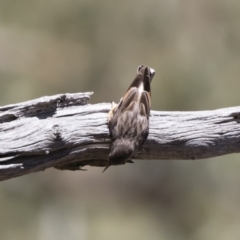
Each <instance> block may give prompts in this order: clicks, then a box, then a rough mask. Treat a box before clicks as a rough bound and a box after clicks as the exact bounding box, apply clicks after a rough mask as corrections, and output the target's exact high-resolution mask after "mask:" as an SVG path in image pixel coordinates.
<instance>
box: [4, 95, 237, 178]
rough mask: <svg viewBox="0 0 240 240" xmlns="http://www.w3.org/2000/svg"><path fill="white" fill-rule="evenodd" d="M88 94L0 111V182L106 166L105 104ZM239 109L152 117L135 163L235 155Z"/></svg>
mask: <svg viewBox="0 0 240 240" xmlns="http://www.w3.org/2000/svg"><path fill="white" fill-rule="evenodd" d="M91 94H92V93H76V94H59V95H55V96H51V97H42V98H39V99H35V100H32V101H28V102H23V103H19V104H13V105H8V106H4V107H0V180H6V179H10V178H13V177H17V176H20V175H24V174H28V173H31V172H36V171H42V170H44V169H46V168H50V167H55V168H58V169H69V170H78V169H81V166H84V165H91V166H105V165H106V163H107V159H108V152H109V150H108V149H109V144H110V139H109V135H108V128H107V124H106V123H107V113H108V112H109V110H110V107H111V105H110V103H101V104H94V105H90V104H88V100H89V98H90V95H91ZM239 122H240V107H231V108H226V109H219V110H214V111H198V112H157V111H152V112H151V118H150V134H149V137H148V140H147V141H146V143H145V144H144V145H143V147H142V149H140V150H139V152H138V153H137V154H136V155H135V157H134V159H145V160H149V159H159V160H160V159H202V158H209V157H214V156H219V155H224V154H228V153H237V152H239V151H240V125H239Z"/></svg>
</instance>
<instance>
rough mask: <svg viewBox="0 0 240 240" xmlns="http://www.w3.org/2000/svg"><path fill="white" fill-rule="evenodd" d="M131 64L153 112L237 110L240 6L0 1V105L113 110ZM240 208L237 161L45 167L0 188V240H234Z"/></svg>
mask: <svg viewBox="0 0 240 240" xmlns="http://www.w3.org/2000/svg"><path fill="white" fill-rule="evenodd" d="M140 64H146V65H148V66H150V67H152V68H154V69H155V70H156V75H155V78H154V81H153V83H152V96H153V106H152V109H154V110H167V111H174V110H179V111H183V110H184V111H190V110H210V109H216V108H222V107H229V106H238V105H239V103H240V94H239V89H240V2H239V0H228V1H223V0H212V1H207V0H202V1H196V0H195V1H190V0H185V1H177V0H168V1H163V0H148V1H144V0H139V1H137V0H133V1H109V0H102V1H97V0H82V1H80V0H69V1H66V0H58V1H56V0H52V1H47V0H22V1H19V0H0V83H1V85H0V105H6V104H10V103H17V102H21V101H25V100H30V99H33V98H36V97H40V96H44V95H53V94H58V93H66V92H83V91H94V92H95V94H94V95H93V96H92V98H91V100H90V103H97V102H110V101H112V100H115V101H116V102H117V101H118V100H119V99H120V97H121V96H122V94H123V93H124V92H125V90H126V88H127V87H128V85H129V83H130V82H131V80H132V79H133V77H134V76H135V73H136V68H137V66H138V65H140ZM239 203H240V159H239V155H238V154H232V155H226V156H223V157H218V158H214V159H208V160H201V161H200V160H199V161H135V164H132V165H131V164H128V165H125V166H119V167H112V168H110V169H109V170H108V171H106V172H105V173H104V174H102V169H101V168H93V167H91V168H90V167H89V168H88V171H87V172H81V171H79V172H68V171H57V170H54V169H51V170H46V171H44V172H39V173H34V174H30V175H27V176H23V177H19V178H16V179H12V180H8V181H5V182H1V184H0V223H1V224H0V239H4V240H13V239H18V240H32V239H35V240H45V239H46V240H49V239H51V240H59V239H68V240H75V239H81V240H112V239H114V240H122V239H130V240H132V239H139V240H142V239H143V240H145V239H149V240H155V239H166V240H176V239H177V240H181V239H183V240H188V239H191V240H202V239H204V240H208V239H209V240H215V239H216V240H223V239H224V240H225V239H228V240H229V239H231V240H232V239H236V240H238V239H239V237H240V228H239V226H240V204H239Z"/></svg>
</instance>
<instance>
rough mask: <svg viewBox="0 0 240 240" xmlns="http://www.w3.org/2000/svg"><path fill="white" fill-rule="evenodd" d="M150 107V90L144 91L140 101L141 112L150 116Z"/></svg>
mask: <svg viewBox="0 0 240 240" xmlns="http://www.w3.org/2000/svg"><path fill="white" fill-rule="evenodd" d="M150 107H151V98H150V95H149V93H148V92H146V91H144V92H142V94H141V97H140V101H139V108H140V114H141V115H142V116H146V117H147V118H148V117H149V115H150Z"/></svg>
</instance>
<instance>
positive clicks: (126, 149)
mask: <svg viewBox="0 0 240 240" xmlns="http://www.w3.org/2000/svg"><path fill="white" fill-rule="evenodd" d="M134 148H135V146H134V143H133V142H132V141H130V140H127V139H117V140H115V141H114V142H113V144H112V146H111V148H110V154H109V159H108V165H107V166H106V167H105V169H104V170H103V172H104V171H105V170H106V169H107V168H108V167H109V166H111V165H121V164H125V162H127V161H128V160H130V158H131V156H132V154H133V152H134Z"/></svg>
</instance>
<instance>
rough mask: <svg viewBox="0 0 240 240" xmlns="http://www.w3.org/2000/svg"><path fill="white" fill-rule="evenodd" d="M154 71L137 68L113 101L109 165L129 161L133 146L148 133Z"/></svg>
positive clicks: (143, 67) (141, 142)
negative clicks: (115, 100) (133, 75)
mask: <svg viewBox="0 0 240 240" xmlns="http://www.w3.org/2000/svg"><path fill="white" fill-rule="evenodd" d="M154 75H155V70H154V69H152V68H149V67H147V66H144V65H140V66H139V67H138V68H137V75H136V77H135V78H134V80H133V81H132V83H131V85H130V86H129V88H128V89H127V92H126V93H125V94H124V96H123V97H122V98H121V99H120V102H119V103H118V104H116V103H114V102H113V103H112V108H111V110H110V112H109V114H108V128H109V134H110V138H111V140H112V144H111V146H110V154H109V158H108V163H107V165H106V167H105V169H104V170H103V172H104V171H105V170H106V169H107V168H108V167H109V166H111V165H121V164H125V163H126V162H129V163H132V161H131V157H132V156H133V154H134V152H135V150H136V148H139V147H140V146H142V145H143V143H144V142H145V141H146V139H147V137H148V133H149V116H150V108H151V87H150V85H151V81H152V79H153V77H154Z"/></svg>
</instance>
